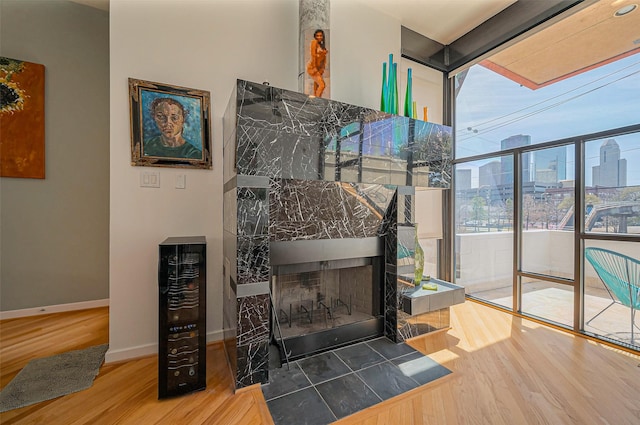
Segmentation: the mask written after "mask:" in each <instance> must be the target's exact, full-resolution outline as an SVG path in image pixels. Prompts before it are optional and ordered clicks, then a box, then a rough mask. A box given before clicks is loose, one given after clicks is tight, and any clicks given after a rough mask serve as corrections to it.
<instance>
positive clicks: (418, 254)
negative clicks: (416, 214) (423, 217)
mask: <svg viewBox="0 0 640 425" xmlns="http://www.w3.org/2000/svg"><path fill="white" fill-rule="evenodd" d="M415 228H416V236H415V238H416V239H415V243H416V247H415V250H414V254H413V259H414V264H415V267H416V268H415V273H414V275H413V284H414V285H415V286H418V285H420V282H422V273H423V272H424V250H423V249H422V247H421V246H420V241H419V240H418V224H417V223H416V224H415Z"/></svg>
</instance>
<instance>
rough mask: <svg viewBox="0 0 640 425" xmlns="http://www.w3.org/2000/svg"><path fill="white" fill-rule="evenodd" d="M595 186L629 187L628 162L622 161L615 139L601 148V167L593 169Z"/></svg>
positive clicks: (608, 141)
mask: <svg viewBox="0 0 640 425" xmlns="http://www.w3.org/2000/svg"><path fill="white" fill-rule="evenodd" d="M592 183H593V186H605V187H621V186H626V185H627V160H626V159H620V146H618V143H616V141H615V140H613V139H608V140H605V141H604V142H603V143H602V146H600V165H596V166H594V167H593V182H592Z"/></svg>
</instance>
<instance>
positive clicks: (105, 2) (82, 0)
mask: <svg viewBox="0 0 640 425" xmlns="http://www.w3.org/2000/svg"><path fill="white" fill-rule="evenodd" d="M71 1H72V2H74V3H79V4H84V5H86V6H91V7H95V8H96V9H100V10H107V11H108V10H109V0H71Z"/></svg>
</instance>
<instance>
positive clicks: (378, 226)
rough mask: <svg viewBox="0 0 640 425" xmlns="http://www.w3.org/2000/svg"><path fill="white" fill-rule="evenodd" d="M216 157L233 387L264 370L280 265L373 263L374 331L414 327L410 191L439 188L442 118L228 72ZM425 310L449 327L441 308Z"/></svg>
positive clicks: (413, 330) (445, 163)
mask: <svg viewBox="0 0 640 425" xmlns="http://www.w3.org/2000/svg"><path fill="white" fill-rule="evenodd" d="M223 162H224V181H225V184H224V206H223V209H224V241H223V250H224V279H225V284H224V286H225V290H224V302H223V313H224V339H225V347H226V352H227V355H228V360H229V363H230V367H231V369H232V372H233V373H234V375H235V385H236V388H237V389H239V388H242V387H246V386H250V385H253V384H257V383H266V382H268V380H269V372H268V366H269V342H270V338H271V332H272V329H271V301H270V296H269V294H270V291H271V285H272V279H273V276H274V275H275V276H277V275H278V273H279V271H278V270H279V268H284V269H286V268H295V267H296V265H303V266H304V265H310V264H318V263H322V262H330V261H338V262H340V261H342V262H344V261H347V262H348V261H352V260H354V261H361V260H362V259H365V261H370V262H372V264H377V266H373V269H374V274H375V275H376V276H377V278H378V279H379V281H380V293H379V294H378V297H379V298H378V299H379V300H380V306H381V307H380V310H381V311H380V314H379V315H378V317H377V320H378V321H379V324H380V325H379V326H380V327H379V330H378V331H376V332H379V333H382V334H384V336H386V337H387V338H388V339H390V340H391V341H393V342H402V341H404V340H405V339H407V338H410V337H413V336H416V335H419V334H421V333H423V332H424V331H425V325H424V323H420V320H416V317H414V316H412V315H410V314H408V313H406V312H405V311H404V310H403V294H404V293H406V292H408V291H409V290H410V289H411V290H412V289H413V288H412V287H409V286H407V285H406V283H407V281H409V280H410V277H411V276H413V272H414V268H415V267H414V263H413V256H412V255H406V253H407V252H409V253H411V252H413V249H414V235H415V226H414V220H415V216H416V210H415V208H416V207H415V205H416V203H415V193H416V190H417V189H418V190H421V189H425V188H428V189H446V188H448V187H449V183H450V177H451V129H450V127H447V126H442V125H437V124H433V123H428V122H423V121H418V120H413V119H410V118H407V117H400V116H394V115H389V114H385V113H381V112H379V111H375V110H372V109H368V108H362V107H358V106H354V105H348V104H345V103H341V102H336V101H331V100H326V99H318V98H309V97H308V96H306V95H304V94H301V93H297V92H292V91H288V90H284V89H279V88H275V87H271V86H266V85H262V84H257V83H252V82H247V81H243V80H238V81H237V84H236V87H234V89H233V91H232V94H231V99H230V101H229V104H228V107H227V110H226V112H225V117H224V158H223ZM367 259H368V260H367ZM435 313H437V316H434V317H436V322H438V321H442V323H443V324H445V325H448V310H447V312H440V311H437V312H435ZM441 316H442V318H440V317H441ZM429 322H430V324H429V325H428V326H427V327H428V328H429V329H432V328H433V326H435V327H436V328H437V327H438V326H439V325H438V323H435V325H434V322H433V320H431V319H429ZM445 322H446V323H445Z"/></svg>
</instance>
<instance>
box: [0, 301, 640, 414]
mask: <svg viewBox="0 0 640 425" xmlns="http://www.w3.org/2000/svg"><path fill="white" fill-rule="evenodd" d="M451 325H452V329H450V330H449V331H448V332H440V333H436V334H432V335H428V336H425V337H420V338H416V339H414V340H412V341H410V344H411V345H412V346H414V347H415V348H416V349H418V350H420V351H422V352H423V353H425V354H428V355H429V356H430V357H431V358H433V359H434V360H436V361H438V362H440V363H441V364H442V365H444V366H446V367H448V368H449V369H451V370H452V371H453V373H452V374H450V375H448V376H447V377H445V378H442V379H440V380H437V381H435V382H432V383H431V384H428V385H425V386H422V387H420V388H417V389H415V390H413V391H410V392H408V393H406V394H403V395H401V396H399V397H396V398H393V399H390V400H387V401H385V402H383V403H380V404H378V405H376V406H373V407H371V408H369V409H366V410H364V411H361V412H359V413H357V414H354V415H352V416H349V417H347V418H344V419H342V420H340V421H338V422H337V424H341V425H420V424H446V425H448V424H454V425H455V424H492V425H493V424H509V425H514V424H516V425H517V424H553V425H555V424H580V425H588V424H611V425H623V424H633V425H637V424H640V357H639V356H638V355H635V354H632V353H628V352H625V351H622V350H618V349H615V348H611V347H608V346H605V345H602V344H599V343H597V342H594V341H590V340H588V339H585V338H582V337H578V336H574V335H571V334H568V333H565V332H561V331H558V330H555V329H552V328H549V327H547V326H544V325H541V324H538V323H536V322H532V321H529V320H527V319H523V318H520V317H517V316H513V315H511V314H508V313H504V312H501V311H498V310H495V309H493V308H490V307H487V306H484V305H481V304H478V303H475V302H470V301H467V302H466V303H464V304H461V305H457V306H454V307H452V315H451ZM107 341H108V310H107V309H106V308H103V309H93V310H86V311H83V312H70V313H59V314H54V315H47V316H37V317H32V318H21V319H10V320H5V321H1V322H0V367H1V371H0V375H1V382H2V387H4V386H5V385H6V384H7V383H8V382H9V381H10V380H11V379H12V378H13V376H15V374H17V372H18V371H19V370H20V369H21V368H22V367H23V366H24V365H25V364H26V363H27V362H28V360H29V359H31V358H34V357H42V356H47V355H51V354H56V353H59V352H63V351H67V350H71V349H77V348H84V347H87V346H90V345H95V344H102V343H105V342H107ZM207 355H208V357H207V362H208V363H207V366H208V367H207V389H206V390H205V391H201V392H198V393H194V394H191V395H187V396H183V397H178V398H172V399H167V400H162V401H158V400H157V358H156V357H155V356H151V357H146V358H140V359H134V360H130V361H126V362H119V363H112V364H107V365H103V366H102V368H101V369H100V374H99V375H98V377H97V378H96V380H95V382H94V385H93V386H92V387H91V388H89V389H87V390H85V391H81V392H79V393H76V394H70V395H68V396H65V397H61V398H58V399H55V400H51V401H47V402H43V403H39V404H36V405H33V406H27V407H24V408H22V409H16V410H12V411H9V412H5V413H2V414H0V423H1V424H3V425H9V424H52V425H57V424H65V425H66V424H136V425H138V424H145V425H146V424H221V425H236V424H237V425H241V424H242V425H247V424H273V422H272V420H271V417H270V415H269V412H268V409H267V407H266V404H265V401H264V398H263V396H262V393H261V391H260V389H259V388H257V387H253V388H251V389H248V390H245V391H242V392H239V393H238V394H234V393H233V386H232V379H231V374H230V372H229V369H228V366H227V362H226V357H225V354H224V350H223V346H222V344H221V343H219V342H218V343H213V344H210V345H209V346H208V351H207ZM292 425H297V424H292Z"/></svg>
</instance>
